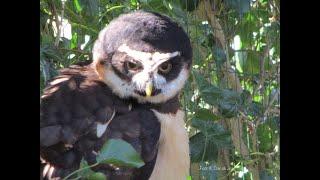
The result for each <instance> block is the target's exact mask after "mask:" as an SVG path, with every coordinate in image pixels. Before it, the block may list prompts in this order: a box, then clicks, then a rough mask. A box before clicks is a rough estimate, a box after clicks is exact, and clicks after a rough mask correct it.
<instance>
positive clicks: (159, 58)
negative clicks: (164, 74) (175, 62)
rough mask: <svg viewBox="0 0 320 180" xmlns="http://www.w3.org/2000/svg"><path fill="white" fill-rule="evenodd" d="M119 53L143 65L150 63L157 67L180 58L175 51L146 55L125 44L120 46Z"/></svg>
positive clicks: (178, 53)
mask: <svg viewBox="0 0 320 180" xmlns="http://www.w3.org/2000/svg"><path fill="white" fill-rule="evenodd" d="M118 51H119V52H123V53H126V54H127V55H128V56H131V57H132V58H133V59H135V60H137V61H140V62H141V61H142V62H143V63H147V62H149V61H151V62H152V66H158V65H159V64H161V63H163V62H165V61H167V60H169V59H171V58H173V57H176V56H180V55H181V53H180V52H179V51H175V52H172V53H160V52H154V53H148V52H142V51H137V50H133V49H131V48H130V47H129V46H127V45H126V44H122V45H121V46H120V47H119V48H118Z"/></svg>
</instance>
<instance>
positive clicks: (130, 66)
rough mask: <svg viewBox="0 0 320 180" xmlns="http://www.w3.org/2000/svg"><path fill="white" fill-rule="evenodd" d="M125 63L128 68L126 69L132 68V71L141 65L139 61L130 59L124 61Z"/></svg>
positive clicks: (138, 68)
mask: <svg viewBox="0 0 320 180" xmlns="http://www.w3.org/2000/svg"><path fill="white" fill-rule="evenodd" d="M125 65H126V67H127V68H128V70H132V71H137V70H140V69H141V68H142V65H141V64H140V63H135V62H130V61H126V63H125Z"/></svg>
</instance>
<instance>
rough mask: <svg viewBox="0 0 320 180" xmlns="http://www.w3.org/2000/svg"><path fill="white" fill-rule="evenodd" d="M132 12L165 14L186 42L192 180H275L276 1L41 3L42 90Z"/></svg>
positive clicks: (277, 115)
mask: <svg viewBox="0 0 320 180" xmlns="http://www.w3.org/2000/svg"><path fill="white" fill-rule="evenodd" d="M137 9H145V10H152V11H156V12H160V13H163V14H166V15H168V16H170V17H171V18H173V19H174V20H175V21H177V22H178V23H179V24H180V25H181V26H183V27H184V29H185V30H186V32H187V33H188V34H189V36H190V38H191V41H192V45H193V51H194V58H193V60H194V62H193V69H192V75H191V76H190V78H189V81H188V83H187V84H186V87H185V88H184V90H183V93H182V94H181V103H182V105H183V107H184V109H185V111H186V112H187V117H186V126H187V129H188V132H189V135H190V148H191V160H192V165H191V168H190V172H191V176H192V179H255V180H256V179H263V180H265V179H279V174H280V173H279V169H280V167H279V165H280V162H279V161H280V158H279V156H280V155H279V153H280V152H279V151H280V149H279V134H280V84H279V81H280V42H279V39H280V32H279V31H280V10H279V9H280V2H279V0H255V1H253V0H251V1H250V0H224V1H222V0H216V1H213V0H211V1H210V0H172V1H169V0H166V1H160V0H120V1H115V0H108V1H107V0H68V1H60V0H41V1H40V32H41V34H40V44H41V45H40V80H41V86H40V92H41V93H42V89H43V88H44V86H45V83H46V82H47V81H48V80H49V79H50V78H52V77H53V76H55V75H56V74H57V70H58V69H60V68H63V67H67V66H69V65H70V64H73V63H76V62H79V61H85V60H89V59H91V49H92V45H93V42H94V40H95V39H96V38H97V35H98V32H99V31H100V30H101V29H103V27H105V26H106V25H107V24H108V23H109V22H110V21H111V20H112V19H113V18H115V17H117V16H118V15H120V14H122V13H125V12H130V11H134V10H137ZM61 19H63V21H61ZM56 25H57V26H56ZM68 29H69V31H67V30H68ZM122 145H123V144H122ZM129 153H132V152H129ZM107 157H109V156H107ZM105 158H106V157H105ZM109 160H110V159H109ZM116 161H119V159H116ZM120 161H121V159H120ZM128 161H132V162H131V163H133V165H137V166H139V165H141V162H140V161H139V158H138V157H136V159H135V160H134V159H130V158H129V159H123V162H122V163H124V164H126V163H128ZM83 163H84V164H82V167H86V166H87V165H85V162H83ZM139 163H140V164H139ZM81 172H83V171H81ZM89 173H90V172H89ZM95 177H97V178H95ZM99 178H101V174H99V173H98V174H97V173H96V174H94V175H92V173H91V176H90V178H89V179H99Z"/></svg>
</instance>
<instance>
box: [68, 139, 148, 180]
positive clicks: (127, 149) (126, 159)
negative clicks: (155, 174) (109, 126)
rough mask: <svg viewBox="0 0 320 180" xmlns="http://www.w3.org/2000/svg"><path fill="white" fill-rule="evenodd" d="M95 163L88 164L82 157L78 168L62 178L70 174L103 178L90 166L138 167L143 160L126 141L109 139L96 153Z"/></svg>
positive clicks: (89, 179)
mask: <svg viewBox="0 0 320 180" xmlns="http://www.w3.org/2000/svg"><path fill="white" fill-rule="evenodd" d="M96 161H97V162H96V163H95V164H92V165H89V164H88V163H87V162H86V161H85V160H84V159H82V160H81V162H80V168H79V169H78V170H77V171H74V172H73V173H71V174H69V175H68V176H67V177H65V178H64V180H67V179H68V178H70V177H71V176H76V177H75V178H82V179H88V180H103V179H104V180H105V179H106V176H105V175H104V174H102V173H100V172H95V171H93V170H91V169H90V168H92V167H95V166H98V165H99V164H113V165H116V166H122V167H123V166H125V167H134V168H139V167H141V166H143V165H144V162H143V160H142V159H141V157H140V156H139V154H138V153H137V152H136V151H135V150H134V148H133V147H132V146H131V145H130V144H129V143H127V142H125V141H123V140H120V139H109V140H108V141H107V142H105V143H104V145H103V146H102V148H101V150H100V151H99V153H98V154H97V157H96Z"/></svg>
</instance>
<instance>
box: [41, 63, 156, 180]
mask: <svg viewBox="0 0 320 180" xmlns="http://www.w3.org/2000/svg"><path fill="white" fill-rule="evenodd" d="M61 78H68V80H65V81H62V82H60V83H57V84H54V85H49V86H48V87H47V88H46V89H45V90H44V94H43V97H42V99H41V109H40V113H41V114H40V115H41V116H40V119H41V120H40V155H41V156H42V158H44V159H46V160H47V161H49V162H50V163H51V164H52V165H54V166H55V167H56V172H55V173H54V174H53V176H65V175H67V174H69V173H71V172H72V171H74V170H76V169H78V167H79V163H80V160H81V157H84V158H85V160H87V161H88V162H89V163H95V155H94V153H93V151H95V152H98V151H99V150H100V149H101V147H102V145H103V143H104V142H105V141H106V140H107V139H108V138H121V139H124V140H125V141H127V142H129V143H130V144H131V145H132V146H133V147H134V148H135V149H136V150H137V151H138V152H139V153H141V155H142V158H143V160H144V161H145V162H146V167H147V166H153V165H154V160H155V158H156V150H157V148H156V144H157V140H158V138H159V134H160V126H159V122H158V121H157V119H156V118H155V116H154V114H153V113H152V112H151V111H150V110H148V108H147V106H148V104H145V105H143V106H142V105H138V104H136V102H135V101H134V100H132V99H131V100H129V99H128V100H123V99H120V98H118V97H117V96H115V95H113V94H112V92H111V90H110V89H109V88H108V87H107V86H106V85H105V84H104V83H103V82H102V81H101V80H99V79H98V76H97V75H96V74H95V73H94V71H93V70H92V69H91V67H90V66H79V65H74V66H72V67H70V68H67V69H63V70H61V74H60V76H58V77H56V78H55V79H54V80H53V81H52V82H54V81H57V80H59V79H61ZM130 104H131V105H132V109H131V110H130V109H129V105H130ZM113 109H114V110H115V112H116V114H115V117H114V119H113V120H112V122H111V123H110V124H109V127H108V131H107V133H106V134H104V135H103V136H102V137H101V138H97V136H96V129H95V128H96V123H97V122H104V121H105V120H106V119H109V118H110V117H111V115H112V112H113ZM88 127H90V128H88ZM68 145H72V146H73V147H72V148H71V147H70V146H68ZM142 152H143V153H142ZM96 170H100V171H101V170H104V172H106V173H107V174H109V175H110V177H111V176H113V177H117V176H116V175H115V174H112V171H110V170H111V168H110V167H102V166H100V167H97V168H96ZM107 170H109V171H107ZM149 173H151V172H149ZM149 173H147V174H146V175H145V176H150V174H149ZM134 175H135V176H136V177H139V175H140V173H139V171H138V170H135V171H134ZM138 179H140V178H138Z"/></svg>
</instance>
